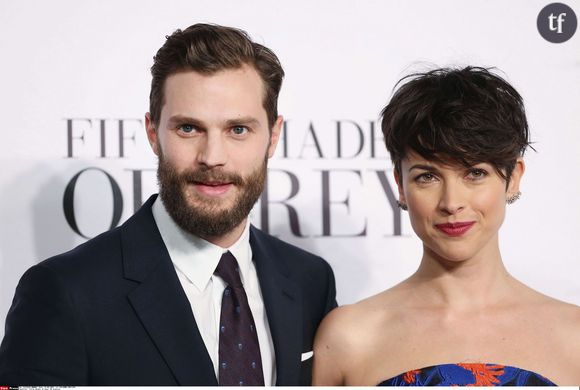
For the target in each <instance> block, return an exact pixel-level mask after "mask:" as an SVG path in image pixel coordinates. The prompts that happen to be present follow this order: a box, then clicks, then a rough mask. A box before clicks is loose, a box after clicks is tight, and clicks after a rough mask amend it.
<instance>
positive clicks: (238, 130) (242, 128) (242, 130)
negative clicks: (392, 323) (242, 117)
mask: <svg viewBox="0 0 580 390" xmlns="http://www.w3.org/2000/svg"><path fill="white" fill-rule="evenodd" d="M247 131H248V128H247V127H245V126H234V127H232V133H234V134H235V135H244V134H245V133H246V132H247Z"/></svg>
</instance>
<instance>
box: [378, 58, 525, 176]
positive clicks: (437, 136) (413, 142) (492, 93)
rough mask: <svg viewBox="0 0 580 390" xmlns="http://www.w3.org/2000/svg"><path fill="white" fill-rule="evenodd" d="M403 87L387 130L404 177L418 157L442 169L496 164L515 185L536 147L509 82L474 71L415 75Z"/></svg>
mask: <svg viewBox="0 0 580 390" xmlns="http://www.w3.org/2000/svg"><path fill="white" fill-rule="evenodd" d="M397 86H399V88H398V89H397V90H396V91H395V93H394V95H393V97H392V98H391V101H390V102H389V104H387V106H386V107H385V108H384V109H383V111H382V112H381V117H382V120H381V127H382V131H383V135H384V138H385V144H386V146H387V150H388V151H389V153H390V155H391V160H392V161H393V164H394V167H395V172H396V174H397V175H398V176H399V177H401V160H403V159H404V158H405V156H406V155H407V153H409V152H410V151H414V152H416V153H418V154H419V155H421V156H422V157H423V158H425V159H427V160H429V161H436V162H439V163H451V164H460V165H463V166H466V167H470V166H473V165H475V164H478V163H482V162H486V163H490V164H492V165H493V166H494V167H495V169H496V171H497V172H498V174H499V175H500V176H501V177H502V178H504V179H505V180H506V182H509V178H510V176H511V173H512V171H513V169H514V166H515V163H516V160H517V158H518V157H520V156H523V154H524V152H525V150H526V148H527V147H528V146H530V142H529V130H528V123H527V120H526V114H525V111H524V104H523V100H522V97H521V96H520V95H519V93H518V92H517V91H516V90H515V89H514V88H513V87H512V86H511V85H510V84H509V83H508V82H507V81H505V80H504V79H503V78H501V77H499V76H498V75H496V74H493V73H491V72H490V71H489V70H488V69H485V68H480V67H472V66H468V67H466V68H463V69H453V68H442V69H435V70H432V71H429V72H427V73H415V74H411V75H409V76H406V77H404V78H402V79H401V80H399V82H398V83H397V85H396V86H395V88H396V87H397Z"/></svg>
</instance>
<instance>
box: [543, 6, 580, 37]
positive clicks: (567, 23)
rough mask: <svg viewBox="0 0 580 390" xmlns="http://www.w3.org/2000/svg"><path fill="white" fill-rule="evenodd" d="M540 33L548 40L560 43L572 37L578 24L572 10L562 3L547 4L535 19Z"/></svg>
mask: <svg viewBox="0 0 580 390" xmlns="http://www.w3.org/2000/svg"><path fill="white" fill-rule="evenodd" d="M537 25H538V31H539V32H540V35H541V36H542V37H543V38H544V39H545V40H546V41H548V42H552V43H562V42H566V41H567V40H568V39H570V38H572V36H573V35H574V33H575V32H576V27H577V26H578V19H576V14H575V13H574V10H573V9H572V8H570V7H568V6H567V5H566V4H562V3H552V4H548V5H547V6H545V7H544V8H542V10H541V11H540V14H539V15H538V20H537Z"/></svg>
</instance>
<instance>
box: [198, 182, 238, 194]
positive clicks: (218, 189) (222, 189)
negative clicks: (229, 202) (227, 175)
mask: <svg viewBox="0 0 580 390" xmlns="http://www.w3.org/2000/svg"><path fill="white" fill-rule="evenodd" d="M194 185H195V189H196V190H197V191H198V192H199V193H201V194H203V195H206V196H219V195H223V194H225V193H226V192H228V191H229V189H230V187H231V186H232V184H231V183H200V182H196V183H195V184H194Z"/></svg>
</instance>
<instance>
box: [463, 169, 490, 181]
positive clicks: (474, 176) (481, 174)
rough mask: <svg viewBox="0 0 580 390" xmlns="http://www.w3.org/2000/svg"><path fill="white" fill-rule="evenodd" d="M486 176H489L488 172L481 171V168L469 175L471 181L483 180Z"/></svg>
mask: <svg viewBox="0 0 580 390" xmlns="http://www.w3.org/2000/svg"><path fill="white" fill-rule="evenodd" d="M486 176H487V171H486V170H485V169H479V168H474V169H471V170H470V171H469V172H468V174H467V177H468V178H469V179H471V180H479V179H483V178H484V177H486Z"/></svg>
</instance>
